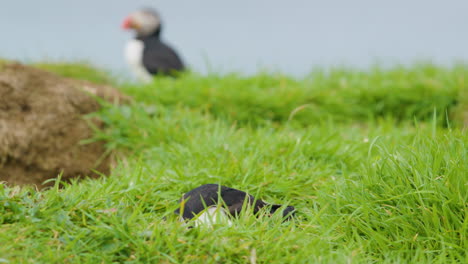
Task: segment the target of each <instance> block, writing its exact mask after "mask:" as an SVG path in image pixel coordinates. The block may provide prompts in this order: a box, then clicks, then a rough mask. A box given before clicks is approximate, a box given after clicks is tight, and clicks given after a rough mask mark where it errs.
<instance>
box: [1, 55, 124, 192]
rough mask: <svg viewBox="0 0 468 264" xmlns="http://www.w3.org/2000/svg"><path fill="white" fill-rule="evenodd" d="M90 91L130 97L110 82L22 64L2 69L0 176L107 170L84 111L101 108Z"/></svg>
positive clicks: (31, 177) (23, 178)
mask: <svg viewBox="0 0 468 264" xmlns="http://www.w3.org/2000/svg"><path fill="white" fill-rule="evenodd" d="M90 94H94V95H96V96H98V97H101V98H103V99H105V100H108V101H112V102H115V103H118V102H122V101H126V100H128V98H127V97H125V96H124V95H122V94H121V93H119V92H118V91H117V90H115V89H114V88H112V87H110V86H105V85H96V84H92V83H89V82H86V81H81V80H73V79H68V78H63V77H60V76H58V75H55V74H53V73H50V72H47V71H43V70H39V69H36V68H33V67H29V66H25V65H21V64H7V65H4V66H2V69H1V70H0V181H6V182H7V183H8V184H20V185H23V184H36V185H38V186H41V185H42V183H43V182H44V181H45V180H47V179H50V178H55V177H57V176H58V175H59V174H60V173H63V175H62V179H64V180H68V179H71V178H75V177H86V176H89V177H97V176H98V175H99V174H98V173H96V172H95V171H98V172H99V173H102V174H108V173H109V171H110V158H109V155H106V154H105V153H106V150H105V147H104V142H93V143H89V144H82V141H83V140H85V139H89V138H90V137H92V133H93V131H92V129H91V128H90V126H89V122H93V123H94V125H96V126H97V127H101V128H102V126H103V124H102V122H100V121H99V120H91V121H90V120H85V119H84V118H83V116H84V115H86V114H89V113H92V112H95V111H97V110H99V108H100V105H99V103H98V102H97V101H96V99H95V98H93V96H91V95H90Z"/></svg>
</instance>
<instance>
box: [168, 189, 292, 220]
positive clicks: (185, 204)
mask: <svg viewBox="0 0 468 264" xmlns="http://www.w3.org/2000/svg"><path fill="white" fill-rule="evenodd" d="M246 199H247V201H246ZM244 203H248V204H249V205H250V208H251V209H252V210H253V213H254V214H257V213H258V212H259V211H260V209H262V208H263V207H266V208H267V209H268V210H269V214H270V215H272V214H274V213H276V212H277V211H279V209H281V208H283V210H282V212H281V214H282V217H283V219H284V220H289V219H291V218H292V217H293V216H294V215H295V213H296V209H295V208H294V207H293V206H286V207H284V206H282V205H279V204H269V203H266V202H264V201H262V200H260V199H255V197H254V196H252V195H250V194H248V193H246V192H243V191H241V190H237V189H234V188H230V187H226V186H222V185H219V184H204V185H201V186H199V187H197V188H195V189H193V190H191V191H189V192H187V193H185V194H184V195H183V196H182V198H181V199H180V200H179V204H180V208H177V209H176V210H175V211H174V213H175V214H176V215H179V217H180V220H182V221H187V220H191V219H194V220H195V226H200V225H207V224H208V225H210V224H213V223H221V224H227V225H231V224H232V222H231V219H232V218H233V217H237V216H238V215H239V214H240V213H241V212H242V211H243V210H245V209H246V207H244Z"/></svg>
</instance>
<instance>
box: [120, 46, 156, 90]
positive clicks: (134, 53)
mask: <svg viewBox="0 0 468 264" xmlns="http://www.w3.org/2000/svg"><path fill="white" fill-rule="evenodd" d="M143 49H144V45H143V42H142V41H141V40H137V39H132V40H130V41H129V42H128V43H127V45H126V47H125V59H126V60H127V63H128V65H129V66H130V69H131V70H132V72H133V73H134V74H135V76H136V77H137V78H138V79H139V80H140V81H142V82H145V83H149V82H151V81H152V80H153V77H152V75H151V74H150V73H149V72H148V71H147V70H146V69H145V67H144V66H143Z"/></svg>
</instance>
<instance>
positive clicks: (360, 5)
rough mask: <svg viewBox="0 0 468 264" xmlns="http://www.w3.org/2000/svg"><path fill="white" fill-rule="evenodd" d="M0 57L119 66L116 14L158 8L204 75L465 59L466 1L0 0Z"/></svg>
mask: <svg viewBox="0 0 468 264" xmlns="http://www.w3.org/2000/svg"><path fill="white" fill-rule="evenodd" d="M2 2H3V3H2V4H1V8H0V32H1V34H2V41H0V57H7V58H11V59H19V60H40V59H46V58H50V59H85V60H89V61H91V62H93V63H95V64H97V65H100V66H102V67H105V68H109V69H113V70H114V71H116V72H123V73H124V72H126V65H125V62H124V60H123V56H122V49H123V46H124V44H125V41H126V40H127V39H128V38H130V34H129V33H127V32H123V31H122V30H121V29H120V23H121V21H122V20H123V18H124V17H125V16H126V15H127V14H128V13H130V12H131V11H133V10H134V9H137V8H139V7H141V6H152V7H155V8H156V9H158V10H159V11H160V13H161V15H162V17H163V19H164V21H163V22H164V23H165V24H164V29H163V38H164V39H165V40H166V41H167V42H168V43H170V44H172V45H173V46H174V47H176V49H177V50H178V51H179V53H180V54H181V55H182V57H183V58H184V60H185V61H186V63H187V64H189V65H190V66H191V67H192V68H194V69H195V70H197V71H201V72H206V65H207V64H206V60H208V61H209V62H210V63H211V65H212V67H213V69H214V70H215V71H223V72H227V71H241V72H246V73H252V72H255V71H256V70H257V69H258V68H259V67H266V68H269V69H278V70H281V71H283V72H285V73H291V74H294V75H302V74H305V73H307V72H309V71H310V70H311V68H312V67H314V66H323V67H329V66H332V65H337V64H339V65H349V66H357V67H367V66H369V65H371V64H373V63H375V62H376V61H379V62H381V63H384V64H387V65H392V64H395V63H411V62H415V61H417V60H421V59H431V60H433V61H435V62H437V63H441V64H450V63H452V62H454V61H457V60H459V61H466V60H468V30H467V29H468V1H466V0H464V1H463V0H444V1H442V0H440V1H434V0H392V1H378V0H353V1H349V0H348V1H345V0H342V1H336V0H329V1H313V0H288V1H279V0H277V1H275V0H236V1H220V0H200V1H193V0H184V1H182V0H180V1H179V0H168V1H130V0H114V1H96V0H93V1H91V0H79V1H77V0H74V1H68V0H42V1H31V0H15V1H6V0H2Z"/></svg>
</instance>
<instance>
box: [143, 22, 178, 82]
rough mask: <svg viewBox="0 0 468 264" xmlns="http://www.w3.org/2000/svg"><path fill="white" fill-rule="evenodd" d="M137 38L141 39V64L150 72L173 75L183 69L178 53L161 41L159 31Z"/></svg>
mask: <svg viewBox="0 0 468 264" xmlns="http://www.w3.org/2000/svg"><path fill="white" fill-rule="evenodd" d="M137 39H138V40H141V41H143V45H144V49H143V56H142V60H143V66H144V67H145V69H146V70H147V71H148V72H149V73H150V74H153V75H155V74H163V75H173V74H174V73H176V72H180V71H183V70H184V64H183V63H182V60H181V59H180V57H179V55H177V53H176V52H175V51H174V49H172V48H171V47H169V46H168V45H166V44H165V43H164V42H162V41H161V39H160V38H159V31H157V32H155V33H154V34H152V35H149V36H144V37H137Z"/></svg>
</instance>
